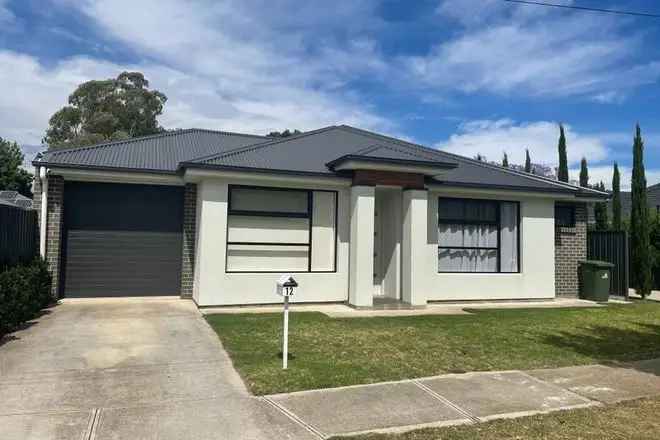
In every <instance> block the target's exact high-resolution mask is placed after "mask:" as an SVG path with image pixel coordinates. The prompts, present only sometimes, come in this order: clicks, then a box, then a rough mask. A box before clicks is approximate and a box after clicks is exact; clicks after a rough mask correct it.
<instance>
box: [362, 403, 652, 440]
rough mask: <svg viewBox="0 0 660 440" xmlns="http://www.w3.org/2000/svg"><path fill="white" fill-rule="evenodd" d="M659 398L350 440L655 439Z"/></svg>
mask: <svg viewBox="0 0 660 440" xmlns="http://www.w3.org/2000/svg"><path fill="white" fill-rule="evenodd" d="M658 414H660V399H648V400H638V401H633V402H626V403H621V404H618V405H613V406H608V407H605V408H587V409H580V410H575V411H562V412H556V413H552V414H543V415H537V416H532V417H523V418H520V419H512V420H497V421H494V422H489V423H483V424H480V425H464V426H455V427H450V428H430V429H420V430H417V431H412V432H408V433H404V434H389V435H385V434H372V435H363V436H359V437H351V438H352V439H354V440H473V439H479V440H523V439H524V440H575V439H579V440H623V439H625V440H657V439H658V438H660V417H658Z"/></svg>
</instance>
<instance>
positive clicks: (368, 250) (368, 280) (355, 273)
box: [340, 186, 376, 307]
mask: <svg viewBox="0 0 660 440" xmlns="http://www.w3.org/2000/svg"><path fill="white" fill-rule="evenodd" d="M350 191H351V196H350V197H351V205H350V209H351V211H350V212H351V214H350V224H351V235H350V237H351V239H350V255H351V257H350V274H351V276H350V280H349V298H348V301H349V303H350V304H351V305H353V306H356V307H371V306H372V305H373V300H374V209H375V198H376V190H375V188H374V187H373V186H352V187H351V189H350ZM340 218H341V217H340Z"/></svg>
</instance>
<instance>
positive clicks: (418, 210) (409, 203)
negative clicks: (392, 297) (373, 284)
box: [401, 189, 432, 306]
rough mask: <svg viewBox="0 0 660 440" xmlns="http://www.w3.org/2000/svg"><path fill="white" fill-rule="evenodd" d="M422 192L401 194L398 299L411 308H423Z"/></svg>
mask: <svg viewBox="0 0 660 440" xmlns="http://www.w3.org/2000/svg"><path fill="white" fill-rule="evenodd" d="M427 211H428V193H427V191H426V190H419V189H408V190H404V191H403V234H402V237H401V300H402V301H403V302H406V303H408V304H411V305H413V306H425V305H426V290H427V280H428V279H430V277H431V276H432V274H431V273H429V270H431V269H430V268H431V264H430V260H429V255H428V253H427V249H428V245H427V240H426V234H427V222H428V219H427Z"/></svg>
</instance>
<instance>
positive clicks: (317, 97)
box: [0, 51, 391, 145]
mask: <svg viewBox="0 0 660 440" xmlns="http://www.w3.org/2000/svg"><path fill="white" fill-rule="evenodd" d="M0 64H1V65H3V66H4V67H5V68H4V69H2V70H0V93H1V94H2V95H3V100H2V101H1V102H0V133H1V134H2V136H3V137H5V138H7V139H12V140H16V141H18V142H19V143H21V144H32V145H34V144H39V143H40V141H41V138H42V137H43V136H44V133H45V130H46V128H47V125H48V118H49V117H50V115H52V113H53V112H55V111H56V110H57V109H58V108H60V107H61V106H63V105H65V104H66V102H67V97H68V95H69V94H70V93H71V92H72V91H73V90H74V89H75V87H76V86H77V85H78V84H80V83H82V82H84V81H87V80H89V79H95V78H96V79H97V78H109V77H114V76H116V75H117V74H118V73H119V72H121V71H122V70H139V71H142V72H144V73H145V75H146V76H147V78H148V79H149V80H150V81H151V85H152V86H153V87H155V88H158V89H159V90H161V91H163V92H164V93H165V94H166V95H167V96H168V98H169V100H168V102H167V104H166V105H165V111H164V113H163V115H162V116H161V118H160V122H161V123H162V124H163V125H164V126H165V127H169V128H187V127H204V128H212V129H224V130H234V131H245V132H250V133H265V132H268V131H270V130H276V129H282V128H286V127H290V128H294V127H295V128H299V129H302V130H307V129H313V128H318V127H320V126H323V125H328V124H331V123H335V122H345V123H348V124H354V125H360V126H363V127H367V128H379V129H389V128H391V126H390V125H389V124H388V123H387V122H386V121H385V120H384V119H382V118H380V117H379V116H377V115H376V114H375V113H373V112H372V111H371V110H370V109H369V108H368V107H366V106H364V105H361V104H358V103H356V102H354V101H353V100H352V99H351V98H350V97H345V98H342V97H341V95H339V96H331V95H330V94H328V93H324V92H322V91H315V90H311V89H305V88H296V87H290V86H287V85H286V84H280V85H279V86H278V87H277V89H276V90H274V89H270V88H268V87H261V89H260V90H255V91H256V92H257V93H255V94H254V95H252V94H251V93H248V92H247V91H245V92H242V93H240V92H236V91H235V90H232V89H231V88H230V89H229V90H224V89H223V87H222V85H221V84H220V83H219V81H216V80H214V79H212V78H207V77H203V76H196V75H194V74H188V73H184V72H181V71H178V70H176V69H172V68H168V67H165V66H163V65H160V64H149V63H145V64H137V65H118V64H114V63H110V62H105V61H101V60H98V59H93V58H86V57H75V58H70V59H66V60H64V61H62V62H60V63H58V64H56V65H55V66H54V67H52V68H46V67H44V66H42V65H41V64H40V63H39V62H38V61H37V60H36V59H35V58H33V57H30V56H26V55H20V54H17V53H14V52H9V51H0ZM255 89H256V86H255Z"/></svg>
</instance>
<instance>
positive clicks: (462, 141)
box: [436, 119, 608, 166]
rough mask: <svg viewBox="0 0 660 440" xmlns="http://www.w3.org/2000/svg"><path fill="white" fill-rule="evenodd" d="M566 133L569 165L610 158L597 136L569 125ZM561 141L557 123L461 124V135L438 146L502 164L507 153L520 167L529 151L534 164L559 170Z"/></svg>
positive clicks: (500, 120) (473, 122) (482, 121)
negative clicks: (504, 153) (480, 156)
mask: <svg viewBox="0 0 660 440" xmlns="http://www.w3.org/2000/svg"><path fill="white" fill-rule="evenodd" d="M564 130H565V134H566V144H567V156H568V161H569V164H574V163H578V162H579V161H580V159H581V158H582V157H583V156H585V157H587V158H588V159H589V160H590V161H594V162H596V161H599V160H601V159H605V158H606V157H607V155H608V150H607V148H606V146H605V144H604V143H603V141H602V140H601V139H600V138H598V137H597V136H592V135H585V134H580V133H577V132H576V131H574V130H573V129H572V127H571V126H570V125H566V124H564ZM558 138H559V128H558V125H557V123H555V122H549V121H536V122H520V123H518V122H515V121H512V120H511V119H499V120H479V121H471V122H466V123H463V124H461V125H460V126H459V131H458V133H456V134H453V135H451V136H450V138H449V139H448V140H447V141H445V142H441V143H439V144H437V145H436V146H437V147H438V148H440V149H443V150H447V151H450V152H452V153H456V154H461V155H463V156H468V157H474V156H476V155H477V154H481V155H484V156H486V158H487V159H488V160H493V161H499V160H500V159H501V158H502V154H503V152H505V151H506V152H507V154H508V156H509V161H510V162H512V163H517V164H523V163H524V162H525V149H526V148H528V149H529V153H530V156H531V158H532V162H535V163H542V164H547V165H551V166H556V165H557V141H558Z"/></svg>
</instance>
